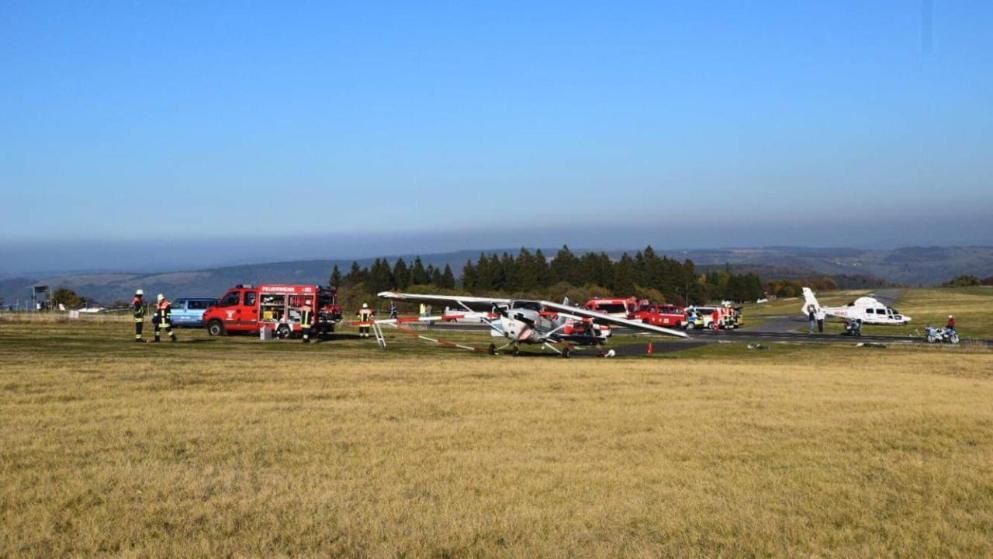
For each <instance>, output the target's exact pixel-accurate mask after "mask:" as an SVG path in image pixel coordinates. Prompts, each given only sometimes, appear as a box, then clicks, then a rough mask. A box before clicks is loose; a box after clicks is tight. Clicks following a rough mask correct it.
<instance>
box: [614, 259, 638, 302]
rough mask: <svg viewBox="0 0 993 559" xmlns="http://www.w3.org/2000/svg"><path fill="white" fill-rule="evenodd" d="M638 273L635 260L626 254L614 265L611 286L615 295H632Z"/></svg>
mask: <svg viewBox="0 0 993 559" xmlns="http://www.w3.org/2000/svg"><path fill="white" fill-rule="evenodd" d="M637 273H638V270H637V266H636V264H635V260H634V259H633V258H631V257H630V256H628V254H627V253H626V252H625V253H624V254H623V255H621V259H620V260H618V261H617V264H615V265H614V274H613V275H614V277H613V281H612V282H611V285H610V286H609V287H610V289H611V291H613V292H614V293H631V292H632V291H634V281H635V277H636V275H637Z"/></svg>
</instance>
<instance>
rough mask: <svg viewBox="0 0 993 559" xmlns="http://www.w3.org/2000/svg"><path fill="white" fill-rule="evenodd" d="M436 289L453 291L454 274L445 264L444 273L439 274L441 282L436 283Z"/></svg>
mask: <svg viewBox="0 0 993 559" xmlns="http://www.w3.org/2000/svg"><path fill="white" fill-rule="evenodd" d="M438 287H440V288H442V289H455V274H454V273H452V267H451V266H449V265H448V264H445V271H444V272H442V274H441V281H439V282H438Z"/></svg>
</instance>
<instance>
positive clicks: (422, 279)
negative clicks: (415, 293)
mask: <svg viewBox="0 0 993 559" xmlns="http://www.w3.org/2000/svg"><path fill="white" fill-rule="evenodd" d="M430 281H431V277H430V276H428V271H427V270H425V269H424V263H423V262H421V257H420V256H418V257H416V258H414V265H413V266H412V267H411V269H410V282H411V283H412V284H414V285H425V284H427V283H430Z"/></svg>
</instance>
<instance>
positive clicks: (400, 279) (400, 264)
mask: <svg viewBox="0 0 993 559" xmlns="http://www.w3.org/2000/svg"><path fill="white" fill-rule="evenodd" d="M393 282H394V284H395V287H396V288H397V289H407V286H409V285H410V270H409V269H408V268H407V263H406V262H404V261H403V258H397V261H396V262H394V263H393Z"/></svg>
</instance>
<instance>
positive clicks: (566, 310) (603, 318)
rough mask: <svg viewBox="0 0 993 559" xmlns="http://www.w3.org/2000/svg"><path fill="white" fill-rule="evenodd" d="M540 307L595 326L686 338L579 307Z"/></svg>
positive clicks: (641, 323)
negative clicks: (603, 325)
mask: <svg viewBox="0 0 993 559" xmlns="http://www.w3.org/2000/svg"><path fill="white" fill-rule="evenodd" d="M541 306H543V307H545V308H546V309H552V310H555V311H558V312H560V313H563V314H568V315H575V316H581V317H583V318H591V319H593V321H594V322H596V323H597V324H614V325H616V326H626V327H627V328H633V329H635V330H641V331H643V332H652V333H655V334H666V335H668V336H678V337H680V338H685V337H687V336H686V332H680V331H679V330H672V329H671V328H661V327H659V326H652V325H651V324H645V323H644V322H641V321H638V320H629V319H627V318H617V317H616V316H610V315H608V314H604V313H602V312H597V311H591V310H589V309H583V308H580V307H570V306H569V305H563V304H561V303H552V302H550V301H541Z"/></svg>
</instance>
